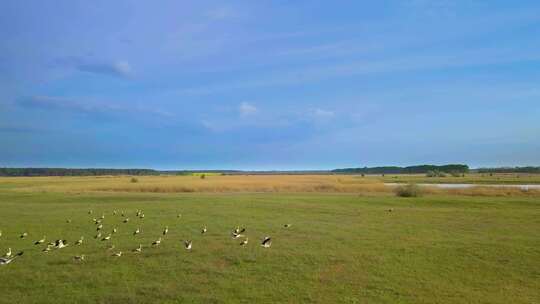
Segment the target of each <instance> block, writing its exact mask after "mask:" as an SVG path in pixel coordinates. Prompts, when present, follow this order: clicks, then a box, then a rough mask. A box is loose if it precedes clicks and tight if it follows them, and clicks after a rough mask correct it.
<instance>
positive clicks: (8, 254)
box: [4, 247, 11, 258]
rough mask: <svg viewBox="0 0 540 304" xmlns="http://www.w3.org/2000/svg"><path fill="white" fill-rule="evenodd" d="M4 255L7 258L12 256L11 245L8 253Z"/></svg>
mask: <svg viewBox="0 0 540 304" xmlns="http://www.w3.org/2000/svg"><path fill="white" fill-rule="evenodd" d="M4 257H5V258H10V257H11V247H10V248H8V250H7V251H6V254H4Z"/></svg>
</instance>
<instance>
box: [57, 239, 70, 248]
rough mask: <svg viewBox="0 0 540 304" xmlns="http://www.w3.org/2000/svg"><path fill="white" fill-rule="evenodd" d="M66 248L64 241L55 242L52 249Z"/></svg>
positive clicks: (66, 244)
mask: <svg viewBox="0 0 540 304" xmlns="http://www.w3.org/2000/svg"><path fill="white" fill-rule="evenodd" d="M67 246H68V243H67V241H66V240H56V242H55V244H54V247H56V248H57V249H62V248H66V247H67Z"/></svg>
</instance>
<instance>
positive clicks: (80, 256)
mask: <svg viewBox="0 0 540 304" xmlns="http://www.w3.org/2000/svg"><path fill="white" fill-rule="evenodd" d="M73 260H74V261H75V262H82V261H84V254H81V255H76V256H74V257H73Z"/></svg>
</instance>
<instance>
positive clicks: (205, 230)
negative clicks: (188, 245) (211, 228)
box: [201, 225, 208, 234]
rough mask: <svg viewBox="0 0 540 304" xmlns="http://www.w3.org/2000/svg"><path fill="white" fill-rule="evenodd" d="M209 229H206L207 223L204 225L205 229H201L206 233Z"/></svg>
mask: <svg viewBox="0 0 540 304" xmlns="http://www.w3.org/2000/svg"><path fill="white" fill-rule="evenodd" d="M207 231H208V229H206V225H204V227H203V229H202V230H201V233H202V234H205V233H206V232H207Z"/></svg>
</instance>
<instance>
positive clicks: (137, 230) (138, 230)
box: [133, 228, 141, 235]
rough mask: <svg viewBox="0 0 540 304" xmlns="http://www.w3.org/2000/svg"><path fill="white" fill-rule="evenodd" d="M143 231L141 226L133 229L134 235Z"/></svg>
mask: <svg viewBox="0 0 540 304" xmlns="http://www.w3.org/2000/svg"><path fill="white" fill-rule="evenodd" d="M139 233H141V228H137V229H136V230H135V231H133V235H137V234H139Z"/></svg>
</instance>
